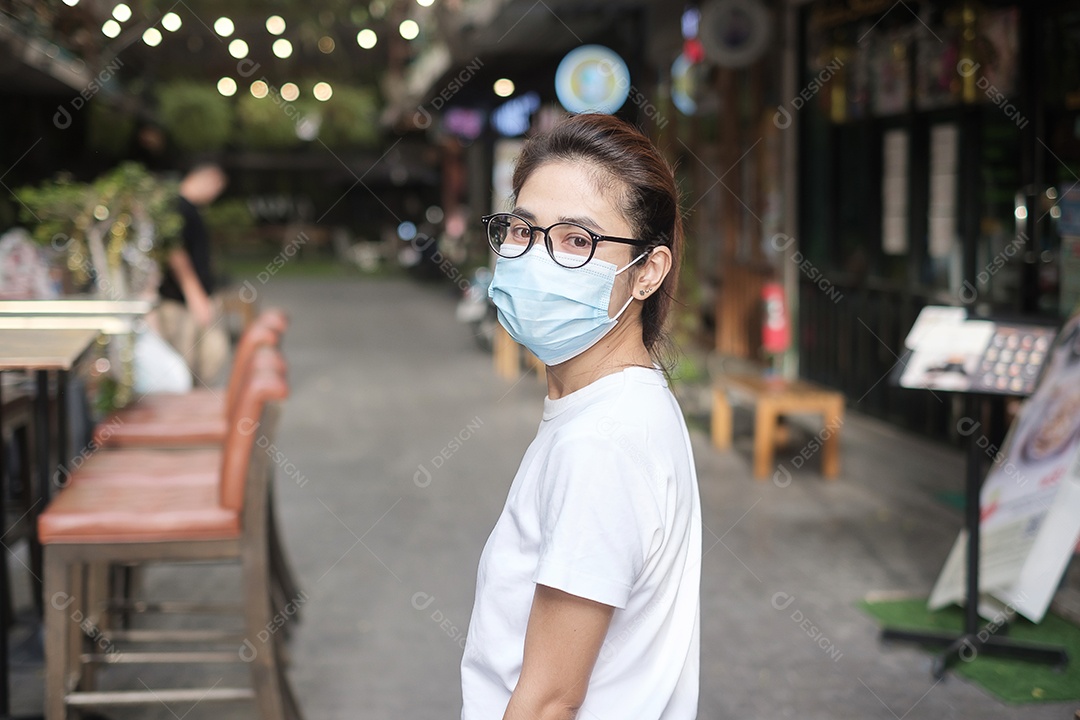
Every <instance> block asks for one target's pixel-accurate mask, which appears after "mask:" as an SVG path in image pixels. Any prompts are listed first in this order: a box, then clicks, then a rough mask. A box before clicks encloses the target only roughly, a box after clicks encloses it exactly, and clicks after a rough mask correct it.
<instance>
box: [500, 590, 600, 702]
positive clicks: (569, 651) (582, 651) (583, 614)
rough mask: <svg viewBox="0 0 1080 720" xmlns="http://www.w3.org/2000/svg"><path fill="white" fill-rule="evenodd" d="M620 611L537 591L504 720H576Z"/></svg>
mask: <svg viewBox="0 0 1080 720" xmlns="http://www.w3.org/2000/svg"><path fill="white" fill-rule="evenodd" d="M614 612H615V608H613V607H612V606H610V605H604V604H602V603H598V602H594V601H592V600H586V599H585V598H581V597H578V596H576V595H570V594H569V593H565V592H563V591H562V590H556V589H555V588H551V587H548V586H546V585H537V586H536V591H535V593H534V594H533V603H532V610H531V611H530V612H529V624H528V627H527V628H526V630H525V657H524V661H523V662H522V666H521V677H520V678H518V684H517V687H516V688H514V692H513V694H512V695H511V696H510V704H509V705H507V707H506V714H505V715H503V720H573V718H575V717H577V712H578V709H579V708H580V707H581V704H582V703H583V702H585V692H586V691H587V690H588V688H589V676H590V675H592V671H593V666H594V665H595V664H596V658H597V657H598V656H599V655H600V648H601V646H602V645H603V644H604V637H605V636H606V635H607V630H608V625H610V624H611V616H612V613H614Z"/></svg>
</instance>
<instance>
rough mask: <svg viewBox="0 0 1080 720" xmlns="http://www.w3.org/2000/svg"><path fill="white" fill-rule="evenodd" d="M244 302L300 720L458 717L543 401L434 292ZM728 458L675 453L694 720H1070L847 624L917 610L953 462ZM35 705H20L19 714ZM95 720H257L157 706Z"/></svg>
mask: <svg viewBox="0 0 1080 720" xmlns="http://www.w3.org/2000/svg"><path fill="white" fill-rule="evenodd" d="M260 293H261V294H262V297H261V298H260V299H261V300H262V301H265V302H267V303H270V304H278V305H282V306H284V307H286V308H288V309H289V311H290V312H291V313H292V315H293V318H294V322H293V325H292V328H291V330H290V333H289V335H288V338H287V340H286V353H287V356H288V358H289V361H290V367H291V372H290V375H291V379H292V384H293V397H292V398H291V399H290V401H289V403H288V405H287V408H286V414H285V418H284V420H283V424H282V428H281V433H282V436H281V443H280V444H281V447H282V449H283V451H284V453H285V455H286V456H287V458H288V461H289V462H290V463H291V464H292V466H294V467H295V473H294V476H293V477H292V478H290V477H285V476H281V477H279V481H278V482H279V490H280V500H281V502H280V505H281V507H280V510H281V516H282V520H283V526H284V531H285V535H286V540H287V542H288V545H289V548H290V551H291V554H292V557H293V561H294V564H295V566H296V569H297V572H298V574H299V577H300V580H301V582H302V585H303V588H304V590H305V591H306V595H307V599H306V601H305V602H304V604H303V608H302V612H303V614H304V619H303V622H302V624H301V625H300V626H299V627H298V628H297V630H296V632H295V635H294V637H293V640H292V644H291V653H292V666H291V670H290V675H291V677H292V681H293V684H294V687H295V690H296V693H297V695H298V697H299V699H300V701H301V703H302V705H303V706H304V708H305V710H306V714H307V717H308V719H309V720H338V719H342V720H344V719H346V718H348V719H350V720H351V719H353V718H363V719H364V720H391V719H393V720H400V719H402V718H407V719H409V720H428V719H431V720H434V719H435V718H452V717H456V716H457V714H458V712H459V708H460V690H459V687H458V662H459V660H460V656H461V652H462V645H463V644H464V639H463V638H464V633H465V629H466V625H467V622H468V619H469V612H470V608H471V606H472V597H473V587H474V580H475V570H476V564H477V560H478V558H479V555H480V550H481V548H482V546H483V543H484V541H485V539H486V537H487V534H488V532H489V530H490V529H491V527H492V525H493V524H494V522H495V519H496V517H497V516H498V513H499V510H500V508H501V506H502V503H503V500H504V498H505V494H506V490H507V488H508V486H509V483H510V480H511V478H512V476H513V474H514V471H515V469H516V466H517V463H518V461H519V459H520V457H521V455H522V453H523V452H524V450H525V447H526V445H527V444H528V442H529V441H530V439H531V438H532V435H533V433H534V432H535V429H536V425H537V423H538V422H539V417H540V404H541V399H542V397H543V394H544V387H543V385H542V384H541V383H540V382H538V381H537V379H536V378H535V377H532V376H528V377H524V378H522V379H521V380H519V381H518V382H517V383H510V382H504V381H501V380H498V379H496V378H495V376H494V375H493V373H492V371H491V367H490V365H491V363H490V358H489V357H488V356H486V355H484V354H483V353H481V352H480V351H479V350H477V349H476V348H475V347H474V345H473V343H472V340H471V338H470V337H469V336H468V334H467V331H466V329H465V328H464V327H463V326H461V325H458V324H456V323H455V322H454V320H453V303H454V297H453V295H451V294H450V293H449V291H447V290H445V289H444V288H441V287H426V286H418V285H416V284H413V283H411V282H408V281H404V280H377V281H374V280H368V281H360V280H352V281H350V280H317V281H316V280H300V279H296V280H293V279H285V278H279V279H275V280H274V281H272V282H270V283H268V284H267V285H266V286H265V287H263V288H261V289H260ZM736 420H737V422H738V423H746V422H747V418H745V417H741V416H738V415H737V416H736ZM747 440H748V438H747V437H745V434H744V435H743V441H742V442H741V443H737V445H736V449H735V451H733V452H730V453H725V454H720V453H717V452H715V451H713V450H712V449H711V448H710V447H709V445H708V442H707V438H706V437H705V435H704V434H703V433H701V432H695V437H694V447H695V453H696V459H697V466H698V474H699V480H700V485H701V497H702V514H703V520H704V523H705V525H706V527H707V530H706V531H705V533H704V542H705V550H706V553H705V556H704V561H703V562H704V567H703V572H702V577H703V581H702V582H703V587H702V684H701V706H700V708H701V712H700V717H701V718H702V719H703V720H714V719H715V720H721V719H725V720H726V719H728V718H740V719H741V718H746V719H750V720H758V719H761V720H764V719H769V720H772V719H774V718H785V717H791V718H799V720H818V719H820V720H824V719H825V718H852V719H855V718H858V719H860V720H864V719H866V720H868V719H872V718H881V719H882V720H890V719H892V720H897V719H900V718H911V719H912V720H917V719H920V718H926V719H933V720H944V719H946V718H964V719H967V718H978V720H997V719H1005V718H1024V719H1025V720H1038V719H1041V718H1057V719H1061V718H1067V717H1071V714H1072V712H1073V710H1075V707H1073V706H1072V705H1062V704H1057V705H1042V706H1033V705H1028V706H1020V707H1012V706H1006V705H1003V704H1001V703H1000V702H998V701H997V700H995V699H993V698H992V697H990V696H989V695H987V694H986V693H985V692H984V691H983V690H981V689H980V688H978V687H976V686H973V685H970V684H968V683H967V682H966V681H964V680H962V679H958V678H954V677H949V678H948V679H947V680H945V681H944V682H941V683H935V682H933V681H932V680H931V679H930V661H929V656H927V655H924V654H922V653H920V652H918V651H915V650H912V649H909V648H905V647H893V648H882V647H881V646H880V645H879V643H878V642H877V639H876V632H877V628H876V625H875V623H874V622H873V621H872V620H871V619H870V618H868V617H867V616H866V615H864V614H863V613H862V612H860V611H859V610H858V609H857V608H856V607H855V603H856V602H857V601H858V600H860V599H861V598H863V597H864V596H865V595H866V594H867V593H869V592H872V591H904V592H911V593H923V594H925V593H926V592H928V591H929V588H930V586H931V584H932V583H933V580H934V578H935V576H936V574H937V572H938V570H939V568H940V565H941V563H942V562H943V560H944V558H945V555H946V552H947V550H948V547H949V545H950V544H951V542H952V541H953V539H954V537H955V535H956V531H957V530H958V528H959V525H960V522H961V518H960V516H959V514H958V513H957V512H956V511H954V510H952V509H950V508H948V507H946V506H944V505H942V504H941V503H940V502H939V501H937V500H936V499H935V498H934V495H935V493H936V492H938V491H940V490H943V489H953V490H958V489H959V488H960V482H959V481H960V471H961V468H962V461H961V458H960V455H959V453H957V452H954V451H952V450H949V449H947V448H943V447H941V446H938V445H934V444H930V443H927V442H925V441H921V440H917V439H913V438H911V437H909V436H906V435H903V434H901V433H899V432H897V431H894V430H892V429H890V428H889V427H887V426H884V425H882V424H880V423H877V422H874V421H870V420H866V419H863V418H860V417H859V416H858V415H857V414H855V413H851V414H850V415H849V420H848V422H847V424H846V426H845V428H844V436H843V462H844V466H843V474H842V477H841V478H840V479H839V480H838V481H837V482H834V483H826V482H824V481H822V480H821V478H820V477H819V476H817V475H816V473H815V472H813V471H804V472H795V473H794V477H793V480H792V482H791V483H790V484H789V485H787V486H786V487H780V486H778V485H777V484H774V483H771V482H770V483H754V482H753V481H751V480H750V479H749V447H748V444H747ZM797 445H798V442H796V446H797ZM789 464H790V461H789ZM811 465H815V464H814V463H811ZM815 468H816V465H815ZM232 572H233V571H230V570H228V569H220V570H214V571H212V572H207V571H206V570H205V569H199V570H198V571H196V572H191V571H187V572H184V573H178V572H175V571H170V572H165V573H158V574H155V575H153V576H151V577H150V585H151V591H152V592H154V593H161V594H162V595H167V594H169V593H170V592H172V591H174V590H178V589H182V590H184V591H187V592H194V593H197V594H206V595H207V596H211V597H212V596H214V594H215V593H217V594H218V595H220V594H229V593H231V592H235V590H234V588H235V586H236V584H235V582H234V579H235V576H234V575H233V574H231V573H232ZM777 593H785V595H783V596H779V597H781V598H782V601H777V600H775V598H777V597H778V596H777ZM788 601H790V604H788V605H786V606H785V607H784V609H783V610H777V609H776V605H777V604H781V602H788ZM796 611H798V613H799V615H796V619H794V620H793V619H792V618H793V615H795V614H796ZM800 617H805V618H808V619H809V620H810V622H811V623H812V624H813V625H814V626H815V627H816V628H819V629H820V634H821V635H822V636H823V637H824V638H826V639H827V642H826V643H819V642H818V640H816V639H814V638H811V637H809V636H808V635H807V633H806V631H805V630H804V629H803V628H801V627H800V625H799V622H798V619H799V618H800ZM822 644H824V645H826V646H827V647H825V648H824V649H823V648H822V647H821V645H822ZM240 670H242V668H240ZM133 672H134V675H133V676H129V677H128V678H126V679H127V680H130V679H131V678H132V677H134V678H135V679H137V680H139V681H145V682H146V683H147V684H149V685H151V686H153V685H155V683H157V684H164V683H166V682H168V681H170V680H175V679H176V677H177V676H176V675H175V674H172V673H169V672H167V671H163V670H160V669H154V671H152V672H146V671H143V670H139V671H133ZM204 673H206V674H205V677H206V678H207V680H208V683H209V684H212V683H214V682H215V681H223V682H230V681H232V682H243V681H244V674H243V673H242V672H239V673H238V671H237V669H228V668H226V669H224V670H222V669H218V668H210V669H206V670H205V671H204ZM222 673H224V675H223V674H222ZM222 678H224V680H222ZM33 686H34V683H33V682H28V683H27V684H26V686H25V688H24V689H23V690H22V694H23V698H22V701H23V703H24V704H26V705H27V708H28V709H30V708H32V707H33V696H32V695H33V694H32V693H30V696H29V697H27V690H28V689H31V688H33ZM38 687H40V686H38ZM37 692H38V693H40V690H38V691H37ZM38 697H40V695H38ZM1078 706H1080V705H1078ZM113 717H116V718H125V717H130V718H142V719H146V718H151V719H156V718H164V719H167V718H173V717H175V718H183V717H190V718H192V719H193V720H194V719H195V718H254V717H255V713H254V711H253V710H252V709H251V708H249V707H247V706H243V705H238V706H235V707H233V708H225V709H222V708H220V707H218V708H211V707H203V706H196V707H195V708H190V707H186V706H185V707H180V706H174V707H171V708H164V707H163V708H158V709H157V711H156V712H150V713H147V712H143V711H140V712H138V713H131V714H123V715H121V714H120V713H116V714H115V715H113ZM619 720H623V719H619Z"/></svg>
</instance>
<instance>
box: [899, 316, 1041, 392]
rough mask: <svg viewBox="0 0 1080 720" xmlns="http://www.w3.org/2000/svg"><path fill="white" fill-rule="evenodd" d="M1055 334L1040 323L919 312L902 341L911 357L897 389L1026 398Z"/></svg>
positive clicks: (1032, 387)
mask: <svg viewBox="0 0 1080 720" xmlns="http://www.w3.org/2000/svg"><path fill="white" fill-rule="evenodd" d="M1055 334H1056V333H1055V331H1054V330H1053V329H1052V328H1048V327H1045V326H1040V325H1021V324H1016V323H998V322H993V321H990V320H980V319H972V318H969V317H967V311H966V310H965V309H964V308H956V307H927V308H923V311H922V312H921V313H920V314H919V317H918V319H917V320H916V321H915V325H914V326H913V327H912V329H911V332H910V333H909V334H908V339H907V341H906V343H905V344H906V345H907V346H908V347H909V348H910V349H911V350H912V351H913V353H912V355H911V357H910V359H909V360H908V362H907V366H906V367H905V369H904V372H903V374H902V375H901V376H900V385H902V386H903V387H907V388H922V389H927V390H943V391H946V392H977V393H987V394H994V395H1023V396H1027V395H1030V394H1031V393H1032V392H1033V391H1034V390H1035V384H1036V382H1037V381H1038V378H1039V373H1040V371H1041V370H1042V366H1043V364H1044V363H1045V361H1046V358H1047V351H1048V350H1049V348H1050V345H1051V343H1052V342H1053V340H1054V335H1055Z"/></svg>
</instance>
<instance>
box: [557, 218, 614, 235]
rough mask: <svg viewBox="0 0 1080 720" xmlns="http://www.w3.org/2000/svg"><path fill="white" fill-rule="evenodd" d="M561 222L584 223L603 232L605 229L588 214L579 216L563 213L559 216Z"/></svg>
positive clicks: (585, 225)
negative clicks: (568, 215)
mask: <svg viewBox="0 0 1080 720" xmlns="http://www.w3.org/2000/svg"><path fill="white" fill-rule="evenodd" d="M559 222H568V223H574V224H575V225H583V226H584V227H587V228H591V229H593V230H596V231H597V232H599V233H601V234H602V233H603V232H604V229H603V228H602V227H600V223H598V222H596V221H595V220H593V219H592V218H591V217H589V216H587V215H581V216H578V217H567V216H566V215H563V216H561V217H560V218H559Z"/></svg>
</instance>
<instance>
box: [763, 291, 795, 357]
mask: <svg viewBox="0 0 1080 720" xmlns="http://www.w3.org/2000/svg"><path fill="white" fill-rule="evenodd" d="M761 299H762V301H763V302H764V304H765V322H764V325H763V326H762V328H761V345H762V349H763V350H764V351H765V353H766V354H769V355H779V354H780V353H783V352H786V351H787V349H788V348H789V347H790V346H791V325H790V323H789V322H788V312H787V302H786V301H785V300H784V287H783V286H782V285H781V284H780V283H778V282H776V281H775V280H770V281H769V282H766V283H765V284H764V285H762V287H761Z"/></svg>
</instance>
